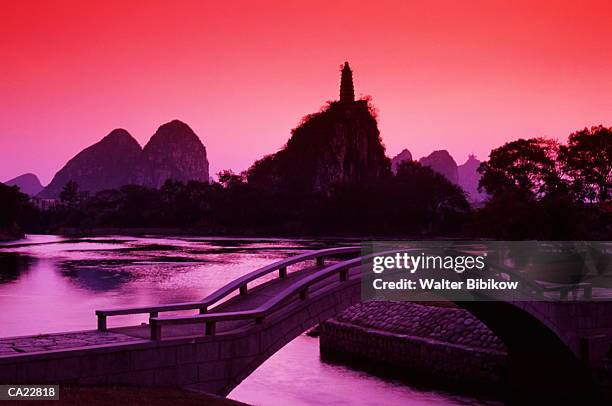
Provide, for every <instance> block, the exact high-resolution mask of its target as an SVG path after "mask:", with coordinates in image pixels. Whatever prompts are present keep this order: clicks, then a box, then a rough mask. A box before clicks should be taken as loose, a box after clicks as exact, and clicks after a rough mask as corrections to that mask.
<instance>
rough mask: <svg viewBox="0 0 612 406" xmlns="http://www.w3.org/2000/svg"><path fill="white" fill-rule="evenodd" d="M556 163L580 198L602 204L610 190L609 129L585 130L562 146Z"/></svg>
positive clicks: (611, 139)
mask: <svg viewBox="0 0 612 406" xmlns="http://www.w3.org/2000/svg"><path fill="white" fill-rule="evenodd" d="M559 160H560V161H561V166H562V168H563V171H564V172H565V173H566V174H567V175H568V176H569V177H570V178H571V179H572V180H573V186H574V187H573V189H574V190H575V192H576V193H577V194H578V196H579V197H580V198H581V199H586V200H590V201H599V202H605V201H607V200H608V199H609V198H610V193H611V191H612V128H606V127H603V126H601V125H600V126H597V127H591V128H590V129H588V128H585V129H583V130H581V131H577V132H575V133H572V134H571V135H570V136H569V138H568V142H567V145H566V146H561V147H560V151H559Z"/></svg>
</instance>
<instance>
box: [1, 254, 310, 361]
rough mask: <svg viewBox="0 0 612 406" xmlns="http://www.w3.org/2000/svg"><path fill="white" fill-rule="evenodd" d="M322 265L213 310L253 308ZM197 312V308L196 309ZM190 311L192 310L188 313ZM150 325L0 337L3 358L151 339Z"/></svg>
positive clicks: (194, 332)
mask: <svg viewBox="0 0 612 406" xmlns="http://www.w3.org/2000/svg"><path fill="white" fill-rule="evenodd" d="M320 269H322V267H320V266H311V267H307V268H304V269H301V270H297V271H294V272H291V273H289V274H288V275H287V277H286V278H283V279H278V278H275V279H272V280H269V281H267V282H264V283H262V284H261V285H258V286H256V287H254V288H252V289H249V291H248V294H247V295H236V296H234V297H232V298H230V299H228V300H227V301H225V302H223V303H221V304H219V305H218V306H217V307H214V308H212V309H211V310H210V311H209V313H215V312H222V311H223V312H227V311H236V310H249V309H253V308H256V307H257V306H259V305H261V304H263V303H265V302H266V301H267V300H269V299H271V298H272V297H274V295H276V294H278V293H279V292H281V291H282V290H283V289H285V288H287V287H288V286H290V285H291V284H293V283H295V282H296V281H298V280H300V279H301V278H305V277H307V276H309V275H312V274H313V273H314V272H316V271H318V270H320ZM192 313H193V312H192ZM184 314H189V313H184ZM251 324H252V321H248V320H237V321H228V322H224V323H220V324H219V328H218V329H217V333H218V334H219V333H228V332H232V331H236V330H240V329H241V328H244V327H245V326H247V325H251ZM203 327H204V326H203V325H202V324H201V323H200V324H187V325H180V326H167V327H166V329H164V340H168V339H173V338H179V337H180V338H183V337H191V336H202V335H203V334H204V331H203ZM149 336H150V331H149V325H148V324H143V325H138V326H127V327H117V328H110V329H109V330H108V331H98V330H87V331H76V332H66V333H55V334H42V335H36V336H22V337H7V338H0V358H7V357H11V356H19V355H20V354H24V353H38V352H49V351H58V350H68V349H77V348H87V347H94V346H100V345H104V346H111V345H124V344H130V343H139V342H146V341H149Z"/></svg>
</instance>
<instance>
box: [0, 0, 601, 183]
mask: <svg viewBox="0 0 612 406" xmlns="http://www.w3.org/2000/svg"><path fill="white" fill-rule="evenodd" d="M611 15H612V3H610V2H605V1H602V2H588V1H576V2H563V1H560V0H559V1H551V2H540V3H537V4H535V2H533V1H525V2H510V1H482V2H468V1H448V2H445V1H442V2H436V1H423V2H418V3H416V2H415V3H409V2H405V1H401V2H395V3H393V2H389V3H387V2H381V1H375V2H357V1H348V2H340V1H320V2H319V1H307V2H295V1H277V2H264V1H250V2H239V1H227V2H220V1H214V2H213V1H209V2H202V1H160V2H154V1H133V0H131V1H127V2H125V1H121V2H116V1H108V0H107V1H104V2H98V4H93V3H92V2H63V1H27V2H21V1H16V0H15V1H8V0H0V19H1V21H0V38H2V40H1V41H0V55H2V59H1V63H0V95H1V97H0V180H7V179H9V178H11V177H13V176H16V175H19V174H22V173H24V172H33V173H36V174H37V175H38V176H39V177H40V178H41V181H42V182H43V184H46V183H48V182H49V181H50V180H51V177H52V176H53V174H54V173H55V172H56V171H57V170H59V169H60V168H61V167H62V166H63V165H64V163H65V162H66V161H67V160H68V159H70V158H71V157H72V156H74V155H75V154H76V153H78V152H79V151H80V150H81V149H83V148H84V147H86V146H88V145H91V144H92V143H94V142H97V141H98V140H100V139H101V138H102V137H103V136H105V135H106V134H108V133H109V132H110V131H111V130H112V129H113V128H117V127H123V128H125V129H127V130H128V131H129V132H130V133H131V134H132V135H133V136H134V137H135V138H136V139H137V140H138V141H139V142H140V143H141V145H144V144H145V143H146V142H147V140H148V139H149V137H150V136H151V135H152V134H153V133H154V132H155V130H156V129H157V127H158V126H159V125H161V124H163V123H164V122H167V121H170V120H172V119H175V118H178V119H180V120H183V121H185V122H186V123H188V124H189V125H190V126H191V127H192V128H193V129H194V131H195V132H196V133H197V134H198V135H199V136H200V138H201V140H202V142H203V143H204V145H205V146H206V148H207V151H208V156H209V161H210V166H211V173H216V172H218V171H219V170H221V169H226V168H231V169H233V170H234V171H241V170H243V169H246V168H247V167H248V166H250V164H251V163H252V162H253V161H254V160H256V159H257V158H260V157H261V156H263V155H264V154H268V153H271V152H274V151H277V150H278V149H279V148H280V147H281V146H282V145H283V144H284V143H285V142H286V140H287V138H288V137H289V131H290V129H291V128H293V127H295V126H296V124H297V123H298V121H299V120H300V118H301V117H302V116H304V115H306V114H309V113H312V112H314V111H317V110H318V109H319V107H320V106H321V105H322V104H323V103H324V102H325V101H326V100H330V99H335V98H337V97H338V95H337V93H338V85H339V66H340V64H341V63H342V62H343V61H344V60H349V62H350V63H351V66H352V67H353V70H354V76H355V89H356V93H357V95H360V94H361V95H371V96H372V97H373V99H374V104H375V105H376V106H377V108H378V109H379V127H380V130H381V133H382V138H383V141H384V143H385V145H386V146H387V154H388V155H390V156H393V155H395V154H397V153H398V152H399V151H401V150H402V149H403V148H408V149H410V151H412V153H413V155H414V156H415V157H417V158H418V157H421V156H423V155H427V154H429V153H430V152H431V151H433V150H435V149H443V148H445V149H448V150H449V151H450V153H451V154H452V155H453V156H454V157H455V159H456V160H457V161H458V163H462V162H463V161H465V159H466V158H467V155H468V153H470V152H474V153H476V154H477V155H478V157H480V158H485V157H486V156H487V155H488V152H489V151H490V149H491V148H493V147H496V146H499V145H500V144H502V143H503V142H505V141H508V140H512V139H516V138H519V137H532V136H548V137H552V138H557V139H560V140H564V139H565V137H566V136H567V135H568V134H569V133H570V132H571V131H573V130H576V129H579V128H582V127H584V126H591V125H596V124H604V125H607V126H610V125H612V24H611V23H610V16H611Z"/></svg>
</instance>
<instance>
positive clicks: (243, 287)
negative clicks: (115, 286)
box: [96, 246, 361, 331]
mask: <svg viewBox="0 0 612 406" xmlns="http://www.w3.org/2000/svg"><path fill="white" fill-rule="evenodd" d="M360 252H361V247H358V246H351V247H339V248H327V249H322V250H317V251H309V252H305V253H303V254H300V255H296V256H293V257H290V258H286V259H283V260H280V261H277V262H274V263H272V264H270V265H267V266H264V267H263V268H259V269H257V270H255V271H252V272H250V273H248V274H246V275H244V276H242V277H240V278H238V279H235V280H233V281H232V282H230V283H228V284H227V285H225V286H223V287H222V288H220V289H218V290H216V291H215V292H213V293H212V294H210V295H209V296H207V297H206V298H204V299H203V300H201V301H194V302H182V303H170V304H165V305H157V306H142V307H129V308H119V309H109V310H96V316H97V318H98V330H100V331H105V330H106V329H107V317H109V316H119V315H128V314H146V313H149V318H150V320H152V319H154V318H156V317H158V316H159V313H161V312H171V311H182V310H199V312H200V314H206V313H207V311H208V309H209V307H210V306H212V305H214V304H215V303H217V302H219V301H220V300H221V299H223V298H225V297H227V296H229V295H231V294H232V293H234V292H236V291H239V293H240V294H241V295H246V294H247V292H248V284H249V283H251V282H253V281H255V280H257V279H259V278H261V277H263V276H266V275H268V274H270V273H272V272H276V271H278V277H279V278H286V277H287V268H288V267H289V266H291V265H295V264H298V263H301V262H305V261H309V260H313V259H314V260H315V261H316V264H317V266H323V265H324V263H325V259H326V258H330V257H335V256H339V255H348V254H359V253H360Z"/></svg>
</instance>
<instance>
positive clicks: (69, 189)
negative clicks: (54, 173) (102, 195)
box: [60, 180, 80, 207]
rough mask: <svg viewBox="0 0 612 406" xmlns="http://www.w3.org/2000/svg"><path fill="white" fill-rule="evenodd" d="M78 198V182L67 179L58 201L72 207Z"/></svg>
mask: <svg viewBox="0 0 612 406" xmlns="http://www.w3.org/2000/svg"><path fill="white" fill-rule="evenodd" d="M79 200H80V193H79V184H78V183H76V182H75V181H73V180H71V181H68V183H66V184H65V185H64V188H63V189H62V191H61V193H60V201H61V202H62V203H64V204H66V205H68V206H71V207H74V206H76V205H77V203H78V202H79Z"/></svg>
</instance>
